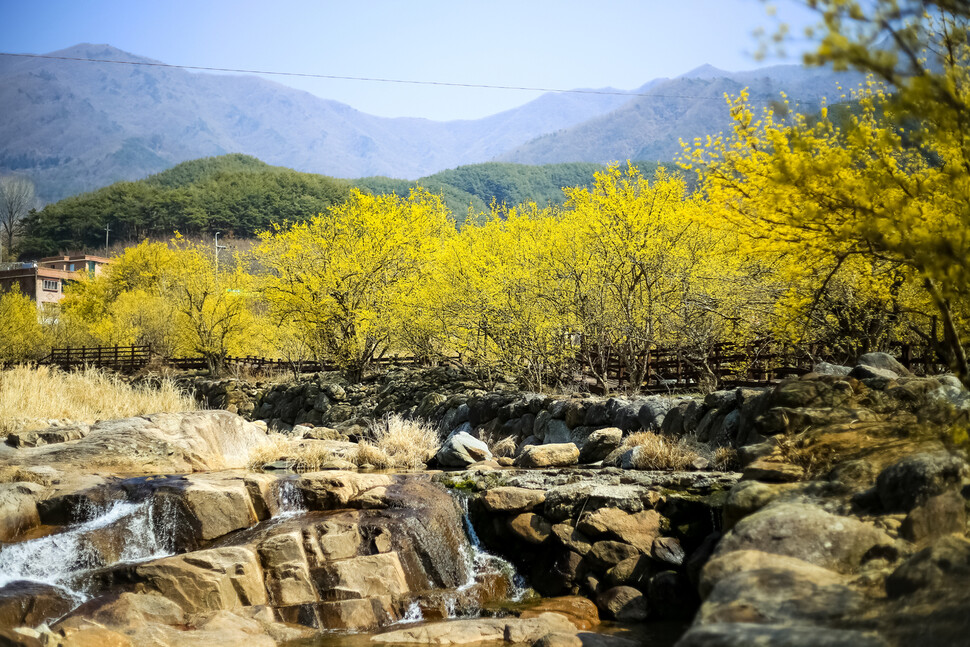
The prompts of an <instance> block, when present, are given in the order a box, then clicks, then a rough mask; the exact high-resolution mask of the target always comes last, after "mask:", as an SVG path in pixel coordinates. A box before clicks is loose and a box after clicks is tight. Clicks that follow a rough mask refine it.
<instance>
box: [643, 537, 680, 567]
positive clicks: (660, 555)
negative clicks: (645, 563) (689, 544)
mask: <svg viewBox="0 0 970 647" xmlns="http://www.w3.org/2000/svg"><path fill="white" fill-rule="evenodd" d="M651 554H652V555H653V557H654V559H656V560H657V561H660V562H663V563H665V564H670V565H671V566H680V565H681V564H683V563H684V557H685V553H684V549H683V548H682V547H681V545H680V542H679V541H677V538H676V537H657V538H656V539H654V540H653V548H652V550H651Z"/></svg>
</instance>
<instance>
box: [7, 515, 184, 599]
mask: <svg viewBox="0 0 970 647" xmlns="http://www.w3.org/2000/svg"><path fill="white" fill-rule="evenodd" d="M169 516H173V515H168V514H166V511H165V510H164V509H159V506H155V505H153V504H152V502H151V501H146V502H142V503H131V502H128V501H118V502H115V503H113V504H112V505H111V506H110V507H108V508H106V509H104V510H103V511H102V512H101V513H100V514H98V515H97V516H95V517H94V518H92V519H90V520H89V521H85V522H83V523H80V524H76V525H74V526H71V527H69V528H68V529H67V530H65V531H63V532H59V533H57V534H54V535H48V536H46V537H39V538H37V539H31V540H28V541H24V542H20V543H16V544H9V545H7V546H3V547H2V548H0V587H3V586H6V585H7V584H9V583H10V582H14V581H17V580H28V581H32V582H40V583H43V584H49V585H52V586H56V587H58V588H61V589H63V590H64V591H66V592H67V593H68V594H69V595H70V596H71V597H73V598H75V599H76V600H77V601H78V603H80V602H83V601H84V600H85V599H87V597H88V594H87V592H86V591H85V581H84V580H85V578H84V575H86V574H87V573H89V572H91V571H92V570H95V569H98V568H101V567H104V566H108V565H111V564H115V563H134V562H142V561H146V560H151V559H157V558H159V557H166V556H168V555H171V554H172V545H173V543H174V527H173V526H172V525H171V523H170V522H171V521H173V520H174V519H168V517H169Z"/></svg>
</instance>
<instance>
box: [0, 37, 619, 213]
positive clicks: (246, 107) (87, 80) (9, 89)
mask: <svg viewBox="0 0 970 647" xmlns="http://www.w3.org/2000/svg"><path fill="white" fill-rule="evenodd" d="M51 55H52V56H61V57H69V58H94V59H109V60H119V61H129V62H136V63H157V61H153V60H151V59H146V58H143V57H139V56H136V55H134V54H130V53H127V52H123V51H121V50H118V49H115V48H113V47H110V46H108V45H90V44H83V45H77V46H75V47H71V48H68V49H65V50H61V51H58V52H54V53H52V54H51ZM607 90H608V91H610V90H609V89H607ZM625 101H626V97H624V96H622V95H615V94H547V95H544V96H542V97H540V98H538V99H536V100H535V101H532V102H530V103H528V104H525V105H524V106H521V107H519V108H515V109H513V110H509V111H506V112H503V113H500V114H496V115H492V116H490V117H487V118H485V119H479V120H469V121H453V122H434V121H430V120H427V119H408V118H400V119H388V118H382V117H375V116H373V115H368V114H365V113H362V112H359V111H357V110H354V109H353V108H351V107H350V106H347V105H345V104H342V103H339V102H336V101H329V100H326V99H320V98H318V97H315V96H313V95H311V94H309V93H307V92H303V91H300V90H294V89H292V88H288V87H286V86H283V85H280V84H277V83H273V82H271V81H266V80H264V79H262V78H259V77H255V76H235V75H217V74H203V73H195V72H188V71H185V70H181V69H178V68H167V67H148V66H141V65H123V64H105V63H89V62H81V61H68V60H50V59H41V58H18V57H0V106H2V107H3V113H4V119H3V120H2V122H0V173H3V172H18V173H23V174H26V175H28V176H29V177H31V178H32V179H33V180H34V181H35V183H36V184H37V193H38V195H39V196H40V197H41V198H42V199H43V200H45V201H51V200H56V199H59V198H62V197H65V196H67V195H73V194H76V193H79V192H81V191H85V190H91V189H94V188H98V187H101V186H105V185H108V184H110V183H112V182H115V181H118V180H134V179H137V178H139V177H144V176H145V175H147V174H149V173H156V172H159V171H161V170H164V169H166V168H169V167H171V166H173V165H174V164H176V163H179V162H182V161H185V160H189V159H194V158H199V157H207V156H215V155H222V154H225V153H230V152H242V153H246V154H250V155H254V156H256V157H259V158H260V159H262V160H264V161H266V162H267V163H269V164H274V165H282V166H287V167H289V168H293V169H296V170H300V171H312V172H315V173H323V174H327V175H332V176H338V177H361V176H367V175H393V176H395V177H405V178H417V177H420V176H422V175H427V174H429V173H433V172H436V171H439V170H441V169H444V168H451V167H454V166H457V165H459V164H469V163H474V162H482V161H486V160H488V159H490V158H492V157H494V156H496V155H498V154H499V153H501V152H504V151H506V150H508V149H509V148H512V147H514V146H517V145H519V144H522V143H525V142H527V141H529V140H530V139H532V138H534V137H536V136H538V135H540V134H542V133H544V132H548V131H549V130H550V129H556V128H564V127H567V126H571V125H574V124H576V123H580V122H582V121H585V120H587V119H589V118H591V117H593V116H596V115H598V114H602V113H603V112H604V111H608V110H611V109H613V108H615V107H618V106H619V105H621V104H622V103H624V102H625Z"/></svg>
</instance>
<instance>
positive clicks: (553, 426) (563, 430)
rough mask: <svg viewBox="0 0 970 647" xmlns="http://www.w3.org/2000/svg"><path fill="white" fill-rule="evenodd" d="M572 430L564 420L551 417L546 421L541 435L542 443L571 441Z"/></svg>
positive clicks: (554, 443)
mask: <svg viewBox="0 0 970 647" xmlns="http://www.w3.org/2000/svg"><path fill="white" fill-rule="evenodd" d="M572 439H573V432H572V429H570V427H569V425H567V424H566V423H565V422H564V421H562V420H558V419H555V418H553V419H551V420H549V421H548V422H547V423H546V432H545V434H544V435H543V437H542V442H543V444H546V445H560V444H562V443H568V442H572Z"/></svg>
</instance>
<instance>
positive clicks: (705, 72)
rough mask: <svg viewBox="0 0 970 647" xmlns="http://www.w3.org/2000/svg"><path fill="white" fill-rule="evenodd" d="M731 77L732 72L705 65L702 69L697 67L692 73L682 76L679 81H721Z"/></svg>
mask: <svg viewBox="0 0 970 647" xmlns="http://www.w3.org/2000/svg"><path fill="white" fill-rule="evenodd" d="M728 76H731V72H728V71H726V70H722V69H719V68H716V67H714V66H713V65H710V64H706V63H705V64H704V65H701V66H700V67H695V68H694V69H693V70H691V71H690V72H687V73H686V74H681V75H680V76H678V77H677V78H678V79H720V78H724V77H728Z"/></svg>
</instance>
